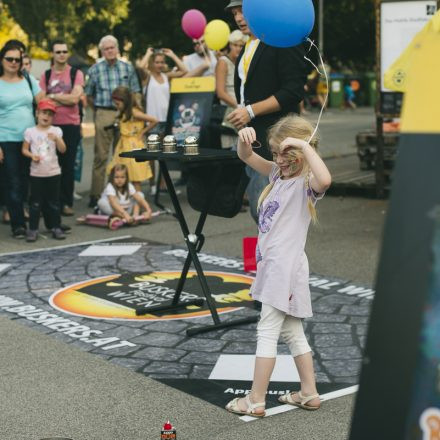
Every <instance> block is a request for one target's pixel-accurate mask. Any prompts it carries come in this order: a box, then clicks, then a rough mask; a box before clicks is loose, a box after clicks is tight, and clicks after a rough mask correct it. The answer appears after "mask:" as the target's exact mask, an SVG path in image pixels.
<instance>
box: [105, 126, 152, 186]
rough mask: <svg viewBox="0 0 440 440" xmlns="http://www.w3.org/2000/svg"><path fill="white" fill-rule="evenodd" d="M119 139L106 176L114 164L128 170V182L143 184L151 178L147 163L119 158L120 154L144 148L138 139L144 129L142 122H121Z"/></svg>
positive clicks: (141, 141)
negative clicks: (122, 165)
mask: <svg viewBox="0 0 440 440" xmlns="http://www.w3.org/2000/svg"><path fill="white" fill-rule="evenodd" d="M119 128H120V132H121V137H120V139H119V142H118V144H117V145H116V148H115V152H114V154H113V158H112V160H111V162H110V163H109V164H108V165H107V174H110V171H111V169H112V168H113V167H114V166H115V165H116V164H124V165H126V166H127V168H128V178H129V180H130V182H143V181H145V180H147V179H149V178H150V177H152V176H153V173H152V172H151V167H150V164H149V163H148V162H136V161H135V160H134V159H130V158H128V157H120V156H119V155H120V154H121V153H124V152H126V151H132V150H135V149H138V148H144V142H143V140H142V139H140V138H139V134H140V132H141V131H142V130H143V129H144V122H143V121H139V120H130V121H121V122H120V126H119Z"/></svg>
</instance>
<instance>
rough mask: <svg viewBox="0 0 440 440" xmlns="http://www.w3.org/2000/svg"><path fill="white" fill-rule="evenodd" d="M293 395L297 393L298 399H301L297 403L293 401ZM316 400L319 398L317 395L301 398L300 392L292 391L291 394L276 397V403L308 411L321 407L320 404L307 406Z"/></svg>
mask: <svg viewBox="0 0 440 440" xmlns="http://www.w3.org/2000/svg"><path fill="white" fill-rule="evenodd" d="M294 393H297V394H298V397H299V398H300V399H301V400H300V401H299V402H297V401H296V400H293V394H294ZM317 398H319V394H312V395H311V396H303V395H302V394H301V391H293V392H292V393H289V394H284V395H283V396H280V397H278V401H279V402H281V403H286V404H287V405H293V406H297V407H298V408H302V409H306V410H308V411H315V410H317V409H319V408H320V407H321V404H319V405H308V402H310V401H311V400H313V399H317Z"/></svg>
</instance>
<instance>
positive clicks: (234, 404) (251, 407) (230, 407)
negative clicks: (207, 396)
mask: <svg viewBox="0 0 440 440" xmlns="http://www.w3.org/2000/svg"><path fill="white" fill-rule="evenodd" d="M244 400H245V402H246V405H247V408H246V410H244V411H242V410H241V409H240V408H239V406H238V401H239V397H236V398H235V399H233V400H231V401H230V402H229V403H228V404H227V405H226V406H225V408H226V410H227V411H229V412H231V413H234V414H240V415H242V416H252V417H264V416H265V415H266V411H263V412H262V413H256V412H255V409H256V408H260V407H265V406H266V403H265V402H262V403H252V402H251V399H250V397H249V394H247V395H246V397H245V398H244Z"/></svg>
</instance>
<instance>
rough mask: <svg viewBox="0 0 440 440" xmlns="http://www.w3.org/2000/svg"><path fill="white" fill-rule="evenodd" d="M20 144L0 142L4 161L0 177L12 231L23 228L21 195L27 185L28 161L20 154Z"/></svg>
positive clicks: (0, 167) (0, 168)
mask: <svg viewBox="0 0 440 440" xmlns="http://www.w3.org/2000/svg"><path fill="white" fill-rule="evenodd" d="M21 146H22V142H0V147H1V148H2V150H3V155H4V160H3V163H2V164H1V165H0V176H1V179H2V180H3V185H2V186H3V187H4V190H5V192H6V194H4V195H5V202H6V207H7V208H8V211H9V215H10V216H11V228H12V231H14V230H15V229H17V228H19V227H23V228H25V227H26V225H25V221H24V212H23V194H25V188H26V186H27V185H28V175H29V166H30V165H29V160H28V159H27V158H26V157H24V156H23V155H22V154H21Z"/></svg>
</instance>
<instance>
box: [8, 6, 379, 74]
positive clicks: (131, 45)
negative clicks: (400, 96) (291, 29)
mask: <svg viewBox="0 0 440 440" xmlns="http://www.w3.org/2000/svg"><path fill="white" fill-rule="evenodd" d="M313 1H314V3H315V6H316V11H317V10H318V7H317V4H318V0H313ZM324 1H325V3H324V52H325V57H326V59H327V60H328V61H329V63H330V65H331V66H333V68H336V69H341V68H343V67H345V68H347V67H348V68H351V69H357V70H363V69H369V70H371V69H372V68H373V66H374V58H375V19H374V0H356V1H353V0H324ZM227 3H228V2H227V0H211V1H206V0H205V1H201V0H75V1H69V0H0V17H6V16H7V14H9V16H10V17H12V18H13V20H14V21H15V22H16V23H19V24H20V27H21V28H22V29H23V30H24V31H25V32H26V34H27V35H28V37H29V41H30V42H32V43H33V44H34V45H36V46H39V47H42V48H44V49H48V48H49V42H50V41H51V40H53V39H55V38H59V37H62V38H64V39H65V40H67V42H68V43H69V44H70V45H71V46H72V47H73V48H74V49H75V51H76V52H77V53H78V54H80V55H83V56H84V55H86V54H87V52H88V50H89V49H90V48H91V47H92V46H96V44H97V43H98V41H99V39H100V38H101V37H102V36H103V35H106V34H109V33H112V34H114V35H115V36H116V37H117V38H118V40H119V41H120V45H121V47H122V48H124V50H125V51H126V52H127V54H128V55H129V56H131V57H132V58H133V57H138V56H140V55H142V54H143V53H144V52H145V50H146V49H147V47H148V46H153V47H156V48H159V47H169V48H172V49H173V50H174V51H175V52H176V53H178V54H180V55H183V54H185V53H189V52H191V51H192V47H191V41H190V40H189V38H187V37H186V36H185V34H184V33H183V31H182V30H181V26H180V19H181V17H182V15H183V13H184V12H185V11H186V10H188V9H192V8H196V9H200V10H201V11H202V12H203V13H204V14H205V16H206V18H207V20H208V21H210V20H212V19H215V18H219V19H222V20H225V21H227V22H228V23H229V24H230V26H231V28H232V29H234V28H235V26H234V23H233V20H232V17H231V15H230V14H229V13H226V12H225V11H224V6H225V5H226V4H227ZM316 22H317V20H316ZM2 26H3V27H4V23H2V19H1V18H0V29H1V27H2ZM0 36H1V33H0ZM312 38H314V39H315V40H317V29H316V24H315V29H314V31H313V33H312Z"/></svg>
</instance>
